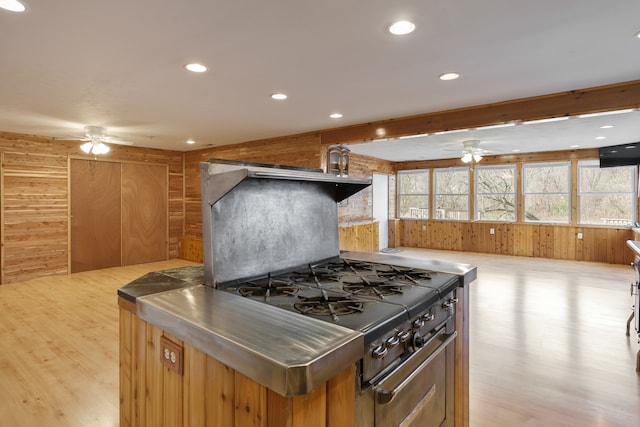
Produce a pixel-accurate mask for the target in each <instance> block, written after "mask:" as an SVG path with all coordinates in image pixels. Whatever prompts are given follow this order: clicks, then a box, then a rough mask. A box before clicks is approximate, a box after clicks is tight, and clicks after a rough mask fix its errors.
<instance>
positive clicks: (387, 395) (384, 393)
mask: <svg viewBox="0 0 640 427" xmlns="http://www.w3.org/2000/svg"><path fill="white" fill-rule="evenodd" d="M457 336H458V332H457V331H454V332H453V333H452V334H449V335H447V338H446V339H445V340H444V341H443V342H442V344H440V346H438V348H437V349H435V350H434V351H433V352H432V353H431V354H430V355H429V356H427V358H426V359H425V360H423V361H422V363H420V365H418V367H417V368H416V369H414V370H413V371H412V372H411V373H410V374H409V375H407V376H406V378H404V379H403V380H402V381H401V382H400V384H398V385H397V386H395V387H394V388H393V389H392V390H376V394H377V395H378V402H379V403H381V404H384V403H389V402H391V401H392V400H393V399H394V398H395V397H396V396H397V395H398V393H400V392H401V391H402V389H404V388H405V387H406V386H407V384H409V383H410V382H411V381H412V380H413V379H414V378H415V377H416V376H417V375H418V374H420V371H422V368H424V367H425V366H426V365H428V364H429V363H431V361H432V360H433V359H435V358H436V357H438V355H439V354H440V353H442V350H444V349H445V348H447V346H448V345H449V344H450V343H451V342H452V341H453V340H455V339H456V337H457Z"/></svg>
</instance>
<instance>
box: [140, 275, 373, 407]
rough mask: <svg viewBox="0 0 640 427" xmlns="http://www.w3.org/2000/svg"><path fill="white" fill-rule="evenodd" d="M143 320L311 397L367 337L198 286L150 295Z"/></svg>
mask: <svg viewBox="0 0 640 427" xmlns="http://www.w3.org/2000/svg"><path fill="white" fill-rule="evenodd" d="M136 307H137V315H138V317H140V318H141V319H142V320H145V321H147V322H149V323H151V324H152V325H154V326H157V327H159V328H161V329H163V330H165V331H167V332H169V333H170V334H172V335H174V336H175V337H177V338H179V339H181V340H184V341H185V342H187V343H189V344H190V345H192V346H194V347H195V348H197V349H198V350H200V351H202V352H204V353H206V354H207V355H209V356H211V357H212V358H214V359H216V360H218V361H220V362H222V363H224V364H225V365H227V366H229V367H231V368H233V369H235V370H237V371H238V372H240V373H242V374H243V375H245V376H247V377H249V378H251V379H253V380H254V381H257V382H258V383H260V384H262V385H264V386H266V387H268V388H270V389H271V390H273V391H275V392H276V393H278V394H280V395H282V396H293V395H304V394H307V393H309V392H310V391H311V390H313V389H314V388H316V387H317V386H319V385H321V384H323V383H325V382H326V381H328V380H329V379H331V378H332V377H334V376H335V375H336V374H338V373H339V372H341V371H342V370H344V369H346V368H347V367H348V366H350V365H353V364H354V363H355V362H356V361H358V360H359V359H360V358H361V357H362V352H363V348H364V337H363V335H362V333H360V332H358V331H352V330H350V329H347V328H343V327H341V326H337V325H333V324H331V323H328V322H323V321H320V320H317V319H313V318H310V317H305V316H301V315H299V314H296V313H292V312H288V311H286V310H282V309H280V308H277V307H272V306H269V305H267V304H262V303H260V302H256V301H252V300H249V299H247V298H243V297H241V296H238V295H233V294H230V293H227V292H224V291H221V290H217V289H214V288H211V287H207V286H203V285H198V286H193V287H189V288H185V289H176V290H170V291H166V292H160V293H157V294H153V295H148V296H142V297H138V298H137V299H136Z"/></svg>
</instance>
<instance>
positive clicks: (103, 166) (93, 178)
mask: <svg viewBox="0 0 640 427" xmlns="http://www.w3.org/2000/svg"><path fill="white" fill-rule="evenodd" d="M120 173H121V165H120V164H119V163H113V162H103V161H95V160H77V159H72V160H71V172H70V176H71V178H70V186H71V195H70V197H71V250H70V252H71V272H72V273H77V272H80V271H87V270H97V269H101V268H107V267H118V266H120V265H122V264H121V256H120V251H121V238H120V235H121V232H120V223H121V204H120V203H121V202H120V180H121V178H120Z"/></svg>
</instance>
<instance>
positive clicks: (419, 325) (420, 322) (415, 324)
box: [412, 318, 424, 329]
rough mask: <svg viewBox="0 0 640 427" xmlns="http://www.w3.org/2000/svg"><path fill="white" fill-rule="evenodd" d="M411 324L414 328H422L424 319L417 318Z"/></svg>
mask: <svg viewBox="0 0 640 427" xmlns="http://www.w3.org/2000/svg"><path fill="white" fill-rule="evenodd" d="M412 326H413V327H414V328H415V329H420V328H422V327H423V326H424V320H422V319H420V318H418V319H416V320H414V321H413V323H412Z"/></svg>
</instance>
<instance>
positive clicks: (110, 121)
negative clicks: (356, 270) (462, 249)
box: [0, 0, 640, 160]
mask: <svg viewBox="0 0 640 427" xmlns="http://www.w3.org/2000/svg"><path fill="white" fill-rule="evenodd" d="M23 3H24V4H25V5H26V7H27V11H26V12H23V13H12V12H8V11H5V10H0V46H1V48H0V52H1V62H0V64H1V65H0V130H2V131H8V132H18V133H28V134H37V135H45V136H53V137H56V138H60V139H68V138H80V137H82V136H83V134H84V132H83V127H84V126H85V125H94V126H104V127H106V128H107V130H108V132H109V134H110V135H112V136H114V137H116V138H119V139H121V140H122V141H123V142H124V141H126V142H127V143H130V144H133V145H136V146H144V147H154V148H162V149H173V150H191V149H200V148H204V147H206V146H217V145H224V144H231V143H238V142H244V141H250V140H255V139H262V138H269V137H276V136H283V135H290V134H296V133H303V132H308V131H314V130H320V129H326V128H334V127H341V126H346V125H351V124H358V123H364V122H370V121H376V120H383V119H389V118H398V117H404V116H410V115H416V114H423V113H429V112H435V111H442V110H448V109H452V108H459V107H466V106H472V105H479V104H486V103H492V102H498V101H504V100H510V99H517V98H523V97H529V96H536V95H542V94H549V93H555V92H562V91H567V90H573V89H582V88H588V87H594V86H600V85H605V84H611V83H618V82H625V81H631V80H636V79H638V78H640V39H637V38H634V37H633V35H634V33H636V32H637V31H640V21H639V20H638V17H639V16H640V1H638V0H615V1H602V0H561V1H557V0H538V1H526V0H483V1H477V0H430V1H425V0H394V1H389V0H323V1H316V2H305V1H300V0H271V1H264V0H236V1H219V0H190V1H181V2H180V1H168V0H153V1H152V0H110V1H87V0H59V1H50V0H24V1H23ZM398 18H408V19H411V20H413V21H414V22H415V23H416V25H417V29H416V31H415V32H414V33H412V34H410V35H408V36H404V37H396V36H392V35H390V34H389V33H388V32H387V31H386V27H387V26H388V25H389V24H390V23H391V22H392V21H394V20H396V19H398ZM190 62H200V63H203V64H205V65H207V66H208V67H209V71H208V72H206V73H203V74H193V73H190V72H188V71H186V70H185V69H184V65H185V64H187V63H190ZM449 71H455V72H458V73H460V74H461V78H460V79H458V80H454V81H447V82H444V81H440V80H439V79H438V76H439V75H440V74H442V73H444V72H449ZM275 92H284V93H286V94H288V96H289V98H288V99H287V100H286V101H279V102H277V101H273V100H272V99H271V98H270V96H269V95H270V94H272V93H275ZM334 112H340V113H342V114H343V115H344V117H343V118H342V119H330V118H329V114H331V113H334ZM622 116H626V117H627V118H629V117H635V123H634V124H635V127H634V128H633V129H631V130H630V131H629V132H627V134H626V136H620V137H616V138H613V137H611V138H609V139H607V140H603V141H604V142H602V141H598V142H597V144H598V145H613V144H612V142H613V141H621V142H620V143H627V142H631V141H628V140H624V141H623V139H625V138H626V139H629V138H631V139H633V140H634V141H637V140H638V139H640V133H639V132H638V123H639V122H640V120H638V114H637V113H631V114H627V115H620V117H618V118H621V117H622ZM583 120H584V121H585V122H582V121H583ZM586 120H587V119H575V120H571V121H566V122H560V123H558V124H560V125H561V126H566V127H567V130H566V132H565V133H566V134H568V135H575V134H579V133H580V132H581V130H576V129H575V128H573V126H579V123H586ZM620 120H622V119H620ZM591 125H593V126H596V125H598V123H596V122H593V123H592V124H590V125H589V126H591ZM534 126H537V127H540V128H541V127H542V126H543V125H531V127H529V128H528V129H525V126H514V127H512V128H508V129H498V130H493V131H482V132H487V133H479V132H481V131H470V132H478V135H477V137H476V136H471V135H470V134H469V135H466V136H462V135H460V134H456V135H450V137H451V138H444V136H441V137H437V138H436V137H427V138H431V139H429V140H428V141H430V142H434V143H433V144H428V143H420V142H418V140H406V143H407V144H412V145H411V146H409V148H407V149H400V148H399V147H401V144H403V143H404V142H405V140H403V142H400V141H397V140H396V141H391V142H389V144H391V143H393V145H392V146H391V148H390V149H387V150H382V151H380V148H379V147H382V145H383V143H371V144H359V145H357V146H353V148H354V150H353V151H356V150H358V151H360V150H365V149H366V148H367V147H370V151H368V152H366V153H364V154H370V155H375V156H378V157H383V158H385V157H386V158H390V157H391V155H393V156H396V155H397V158H390V160H407V159H417V158H421V157H422V158H439V157H442V156H444V157H455V156H457V154H458V153H457V152H456V151H459V150H460V148H461V141H462V140H463V139H480V140H481V141H482V142H481V146H483V148H487V149H489V150H491V151H494V152H498V151H502V150H503V146H504V147H506V148H504V150H511V149H512V147H511V146H510V141H513V140H517V138H519V137H515V136H514V137H510V136H509V135H510V134H509V133H507V132H514V131H521V132H525V134H526V136H527V138H533V136H532V134H531V132H532V131H531V130H532V129H533V127H534ZM569 126H572V129H571V130H569V129H568V127H569ZM593 126H591V127H589V128H587V130H585V131H584V132H585V133H584V136H583V138H582V139H581V141H580V142H577V143H579V144H581V145H583V146H587V142H586V141H587V140H589V143H591V144H593V141H592V140H591V139H592V138H593V136H592V135H593V134H592V132H593ZM624 126H626V125H623V124H622V123H620V124H619V126H617V127H616V128H613V129H610V130H609V131H611V132H610V134H611V136H612V135H613V131H616V132H617V131H620V132H622V131H623V128H624ZM579 129H582V128H579ZM498 131H499V132H498ZM630 132H632V133H630ZM454 136H455V140H453V137H454ZM469 136H471V137H469ZM553 137H554V138H560V137H559V136H555V134H554V136H553ZM188 138H194V139H195V140H196V141H197V143H196V144H194V145H186V144H185V141H186V140H187V139H188ZM562 138H564V136H563V137H562ZM542 143H543V142H542V140H540V139H536V140H530V141H529V142H522V141H518V144H519V148H523V147H525V146H529V147H531V146H541V144H542ZM457 144H460V146H459V147H458V145H457ZM485 145H486V147H485ZM567 145H571V144H570V143H567V142H565V141H564V140H563V141H562V142H557V143H556V144H554V146H558V147H560V146H561V149H565V148H566V146H567ZM426 147H428V148H429V150H436V151H434V152H430V151H429V150H426ZM442 149H445V150H446V151H442ZM376 150H378V151H376ZM407 150H408V151H407ZM438 150H440V151H438ZM449 150H453V154H451V153H452V151H449ZM523 151H525V150H523ZM401 153H403V154H401ZM434 156H435V157H434Z"/></svg>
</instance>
